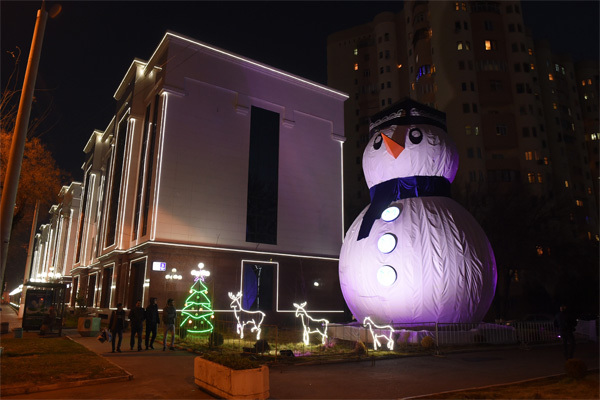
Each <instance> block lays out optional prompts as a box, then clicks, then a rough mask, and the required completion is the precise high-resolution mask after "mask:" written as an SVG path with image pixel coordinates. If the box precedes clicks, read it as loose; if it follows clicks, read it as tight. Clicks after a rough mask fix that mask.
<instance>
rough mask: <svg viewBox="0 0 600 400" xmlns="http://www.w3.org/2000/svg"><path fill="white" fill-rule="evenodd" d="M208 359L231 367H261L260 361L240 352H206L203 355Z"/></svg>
mask: <svg viewBox="0 0 600 400" xmlns="http://www.w3.org/2000/svg"><path fill="white" fill-rule="evenodd" d="M202 357H203V358H204V359H206V360H208V361H212V362H214V363H217V364H221V365H224V366H226V367H227V368H231V369H253V368H258V367H260V363H259V362H258V361H255V360H251V359H249V358H246V357H242V356H240V355H239V354H222V353H217V352H211V353H206V354H204V355H203V356H202Z"/></svg>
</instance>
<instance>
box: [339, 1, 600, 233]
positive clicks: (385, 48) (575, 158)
mask: <svg viewBox="0 0 600 400" xmlns="http://www.w3.org/2000/svg"><path fill="white" fill-rule="evenodd" d="M537 46H538V44H537V43H534V42H533V39H532V37H531V35H530V34H529V33H528V32H527V28H526V27H525V25H524V23H523V16H522V14H521V6H520V2H519V1H506V2H505V1H503V2H493V1H460V2H432V1H406V2H404V8H403V10H402V11H401V12H399V13H391V12H385V13H381V14H378V15H377V16H376V17H375V18H374V19H373V21H371V22H369V23H366V24H364V25H360V26H356V27H353V28H350V29H347V30H344V31H339V32H336V33H334V34H332V35H330V36H329V38H328V44H327V55H328V66H327V68H328V85H329V86H331V87H334V88H336V89H339V90H342V91H344V92H346V93H348V94H349V99H348V101H347V102H346V103H345V118H346V120H345V127H346V140H347V141H346V145H345V146H344V152H345V154H344V157H345V158H344V159H345V164H344V168H345V169H344V178H345V182H344V188H345V191H346V193H345V197H344V199H345V204H344V207H345V212H346V216H345V221H346V228H348V225H349V224H350V223H351V221H353V219H354V218H355V217H356V216H357V215H358V214H359V213H360V211H362V209H363V208H364V207H365V206H366V205H367V204H368V203H369V202H370V197H369V191H368V189H367V185H366V184H365V180H364V176H363V172H362V154H363V150H364V148H365V145H366V143H367V142H368V139H369V137H368V132H369V118H370V117H371V116H372V115H374V114H376V113H377V112H379V111H381V110H384V109H386V108H388V107H389V106H390V105H392V104H394V103H396V102H398V101H399V100H401V99H403V98H405V97H409V98H411V99H414V100H417V101H419V102H421V103H424V104H427V105H429V106H431V107H434V108H436V109H439V110H441V111H444V112H445V113H446V118H447V119H446V121H447V127H448V133H449V134H450V135H451V136H452V138H453V139H454V141H455V142H456V144H457V147H458V151H459V158H460V166H459V169H458V173H457V176H456V179H455V181H454V183H453V185H452V194H453V197H455V198H456V199H459V200H461V199H466V198H467V197H468V196H469V195H473V194H486V193H487V194H489V193H509V192H511V191H514V190H515V189H516V190H520V191H521V193H527V194H530V195H534V196H536V197H537V198H539V199H541V200H542V201H543V202H544V203H546V202H547V201H553V202H557V204H558V202H563V201H564V202H565V205H566V207H568V208H569V209H570V215H571V217H570V218H572V220H571V225H572V227H573V229H572V230H573V236H574V237H576V238H584V237H586V238H588V239H591V240H597V237H596V234H597V232H598V213H597V200H596V193H597V192H598V190H597V188H595V187H594V185H595V183H594V182H593V181H594V179H592V176H593V177H597V159H598V154H597V142H595V146H594V145H591V146H590V145H588V147H587V149H586V147H584V137H589V141H588V142H587V143H588V144H590V143H592V142H591V140H592V138H593V137H594V134H595V133H597V131H598V128H597V126H598V122H597V121H598V119H597V118H598V107H594V106H593V104H590V103H591V102H592V100H589V101H587V103H585V104H586V105H585V106H586V107H587V104H589V105H590V107H589V110H590V111H589V112H584V113H582V111H581V109H582V107H584V103H583V102H582V101H581V100H580V99H578V93H583V92H582V91H581V89H583V90H584V91H585V90H590V89H592V88H594V89H595V90H596V93H597V90H598V89H597V88H598V82H597V74H598V70H597V68H596V70H595V74H594V73H593V72H592V71H593V67H592V68H589V67H588V68H587V69H586V70H585V71H587V72H586V73H585V74H584V75H585V78H581V79H579V78H577V77H576V76H577V75H578V74H580V73H583V72H584V71H583V70H582V71H576V67H575V66H573V64H572V63H571V62H568V61H565V62H563V61H560V60H558V59H557V58H556V57H555V56H554V55H553V54H552V53H550V51H549V49H548V48H547V47H544V45H543V44H539V46H540V48H539V50H538V49H537ZM557 66H558V68H559V71H558V73H557V72H556V71H555V69H556V68H557ZM596 66H597V65H596ZM551 74H554V75H553V76H555V77H556V78H557V79H555V80H554V81H549V76H550V75H551ZM583 79H585V80H586V82H588V80H590V82H592V83H593V85H592V87H591V88H590V87H583V86H581V81H582V80H583ZM577 83H579V86H578V87H579V91H578V89H576V86H577ZM579 96H580V97H581V96H585V94H579ZM587 96H588V98H591V96H592V95H591V94H588V95H587ZM596 98H597V97H596ZM596 102H597V100H596ZM596 105H597V103H596ZM584 120H587V121H590V122H589V123H587V124H586V123H584ZM556 121H558V125H557V122H556ZM594 121H595V125H594ZM561 138H566V140H567V142H565V140H564V139H561ZM594 149H596V150H595V151H596V153H595V156H594ZM594 163H595V165H596V173H590V166H591V167H593V166H594ZM566 181H569V182H573V183H574V184H575V188H573V187H570V188H566V187H565V182H566ZM568 214H569V213H568Z"/></svg>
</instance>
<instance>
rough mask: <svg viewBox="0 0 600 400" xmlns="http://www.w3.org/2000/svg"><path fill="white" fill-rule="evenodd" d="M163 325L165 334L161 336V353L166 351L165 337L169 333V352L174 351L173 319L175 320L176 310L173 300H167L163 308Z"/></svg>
mask: <svg viewBox="0 0 600 400" xmlns="http://www.w3.org/2000/svg"><path fill="white" fill-rule="evenodd" d="M162 318H163V323H164V324H165V333H164V336H163V351H165V350H166V349H167V335H168V334H169V332H171V346H169V350H175V319H176V318H177V310H176V309H175V304H174V302H173V299H168V300H167V305H166V306H165V308H163V316H162Z"/></svg>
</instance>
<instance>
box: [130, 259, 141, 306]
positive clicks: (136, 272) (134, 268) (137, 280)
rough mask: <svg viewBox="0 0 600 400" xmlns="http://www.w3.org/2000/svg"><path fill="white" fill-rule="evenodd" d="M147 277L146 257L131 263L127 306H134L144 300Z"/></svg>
mask: <svg viewBox="0 0 600 400" xmlns="http://www.w3.org/2000/svg"><path fill="white" fill-rule="evenodd" d="M145 277H146V259H145V258H144V259H142V260H139V261H134V262H132V263H131V271H130V273H129V289H130V292H129V298H128V301H129V303H128V304H126V306H127V308H130V309H131V308H133V307H134V306H135V303H136V302H137V301H138V300H139V301H142V296H143V295H144V279H145Z"/></svg>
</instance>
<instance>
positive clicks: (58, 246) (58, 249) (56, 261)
mask: <svg viewBox="0 0 600 400" xmlns="http://www.w3.org/2000/svg"><path fill="white" fill-rule="evenodd" d="M63 224H64V221H63V216H62V213H61V212H60V211H59V212H58V231H57V234H56V243H57V244H56V249H55V250H54V261H52V265H54V272H55V273H56V272H58V264H59V261H60V258H59V253H62V247H63V246H62V242H63V240H62V233H63V229H62V227H63ZM60 274H61V275H63V272H62V269H61V271H60Z"/></svg>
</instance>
